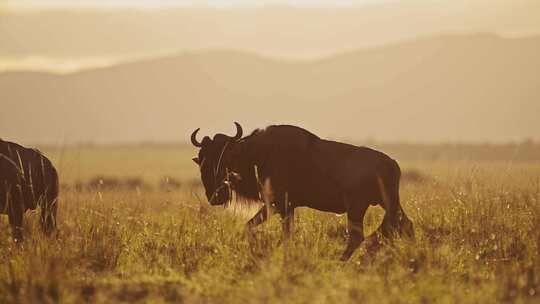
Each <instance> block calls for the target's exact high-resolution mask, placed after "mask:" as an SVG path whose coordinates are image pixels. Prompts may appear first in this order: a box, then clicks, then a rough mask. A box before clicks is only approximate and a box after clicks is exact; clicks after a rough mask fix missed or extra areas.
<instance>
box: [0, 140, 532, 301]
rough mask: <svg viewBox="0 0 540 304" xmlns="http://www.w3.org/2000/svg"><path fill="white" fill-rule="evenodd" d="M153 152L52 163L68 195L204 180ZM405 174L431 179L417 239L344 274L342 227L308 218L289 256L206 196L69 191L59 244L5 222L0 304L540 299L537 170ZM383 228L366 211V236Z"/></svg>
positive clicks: (421, 167)
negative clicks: (112, 182)
mask: <svg viewBox="0 0 540 304" xmlns="http://www.w3.org/2000/svg"><path fill="white" fill-rule="evenodd" d="M119 149H120V148H119ZM144 149H150V148H144ZM144 149H142V150H137V149H124V150H122V149H120V150H118V151H119V152H118V151H117V152H115V153H117V154H114V153H111V152H110V151H109V152H107V151H103V150H100V149H95V151H94V152H91V151H90V152H89V150H86V151H83V152H82V154H81V157H80V158H79V159H78V160H75V159H76V157H74V155H77V154H76V151H75V150H73V149H68V150H66V151H65V153H64V155H63V156H62V157H60V154H55V152H50V151H49V154H52V157H53V159H54V161H55V162H56V164H57V165H58V166H59V167H60V168H61V172H62V178H63V182H64V183H65V184H71V183H74V182H75V181H76V180H82V181H87V180H89V178H90V177H92V176H94V175H99V174H102V175H114V176H118V177H121V176H123V175H125V176H141V177H142V178H144V180H145V181H148V183H150V184H155V183H156V181H157V180H159V177H160V176H162V175H173V176H174V177H176V178H178V179H179V180H190V179H193V178H196V171H195V169H194V168H192V167H190V165H189V162H190V157H189V156H191V153H192V151H191V150H190V149H187V148H186V149H184V150H181V151H175V150H174V149H173V150H171V151H169V150H167V149H165V150H163V149H161V150H160V149H155V150H154V151H152V149H150V150H144ZM141 155H142V156H141ZM144 155H146V156H147V157H143V156H144ZM152 155H153V158H152V157H151V156H152ZM111 159H112V160H111ZM77 162H79V164H78V165H77ZM138 164H141V165H140V166H139V165H138ZM77 166H78V167H79V173H78V175H77V174H75V173H73V172H76V170H77V169H76V168H77ZM402 166H403V167H404V168H406V169H408V170H411V169H412V168H414V169H416V170H417V172H418V173H420V174H422V176H425V177H426V178H424V179H421V180H418V181H417V180H414V181H410V182H405V183H404V184H403V185H402V189H401V197H402V202H403V206H404V208H405V210H406V212H407V213H408V214H409V215H410V217H411V219H412V220H413V221H414V223H415V230H416V240H415V241H414V242H412V241H411V242H408V241H407V242H406V241H401V240H397V241H396V242H394V243H393V244H391V245H387V246H385V247H384V248H383V249H382V250H381V251H379V252H378V253H377V254H376V255H375V256H372V257H368V256H366V255H364V254H363V251H362V250H359V251H358V252H357V253H356V254H355V255H354V256H353V258H352V259H351V260H350V261H349V262H346V263H342V262H339V260H338V258H339V256H340V253H341V250H343V248H344V247H345V240H346V239H345V237H346V231H345V226H346V225H345V221H346V217H345V216H342V217H338V216H335V215H333V214H327V213H321V212H316V211H313V210H308V209H300V212H299V213H298V214H297V216H296V232H295V233H294V236H293V237H292V239H291V241H290V244H289V246H287V248H285V246H283V244H282V239H281V225H280V224H279V217H274V218H272V219H271V220H270V221H269V222H268V223H266V224H264V225H262V226H261V227H260V228H257V229H256V230H255V233H254V234H253V235H252V236H248V235H247V234H246V233H245V231H244V222H245V220H246V218H247V217H248V216H249V213H250V212H252V210H250V209H249V208H248V209H247V210H245V209H244V208H243V207H241V206H240V207H238V206H237V207H236V208H229V209H224V208H220V207H210V206H208V205H207V203H206V202H205V201H204V202H200V201H199V200H198V198H197V196H196V195H194V193H198V195H199V196H200V197H203V196H202V192H201V189H197V188H195V189H192V188H191V187H183V188H180V189H179V190H175V191H171V192H167V191H162V190H160V189H159V188H156V187H154V188H152V189H142V190H141V189H126V188H123V189H119V190H114V189H113V190H107V191H100V190H99V189H94V190H87V191H86V190H85V191H76V190H69V189H67V188H64V189H63V192H62V193H61V206H60V211H59V231H58V233H57V235H55V236H54V237H52V238H47V237H45V236H44V235H43V234H42V233H41V232H40V231H39V225H37V214H35V213H28V214H27V216H26V230H27V233H26V236H27V238H26V240H25V242H24V243H22V244H14V243H13V242H12V240H11V238H10V233H9V226H8V223H7V218H4V217H3V218H2V221H1V222H0V260H1V261H2V262H1V263H0V264H1V265H2V266H1V267H0V303H16V302H19V303H55V302H62V303H81V302H84V301H87V302H97V303H110V302H157V303H161V302H181V301H184V302H188V303H199V302H204V303H208V302H210V303H227V302H233V303H235V302H239V303H244V302H249V303H259V302H262V303H266V302H287V303H334V302H335V303H338V302H339V303H347V302H351V303H358V302H361V303H371V302H373V303H404V302H405V303H417V302H427V303H429V302H438V303H493V302H508V303H510V302H522V303H525V302H530V303H534V302H538V301H539V300H540V296H539V294H540V277H539V274H540V261H539V257H540V165H539V164H538V163H535V162H526V163H525V162H517V163H516V162H514V163H509V162H472V161H469V162H458V161H449V162H439V163H434V162H421V161H417V162H410V163H407V162H405V161H404V162H402ZM182 168H186V171H185V172H182ZM187 168H189V169H187ZM138 170H142V171H138ZM70 172H71V173H70ZM381 218H382V211H381V210H380V209H379V208H376V207H373V208H370V210H369V211H368V214H367V218H366V226H367V227H366V230H367V231H368V232H370V231H372V230H373V229H375V228H376V227H377V225H378V224H379V222H380V220H381Z"/></svg>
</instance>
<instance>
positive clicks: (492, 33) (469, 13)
mask: <svg viewBox="0 0 540 304" xmlns="http://www.w3.org/2000/svg"><path fill="white" fill-rule="evenodd" d="M253 3H254V2H253V1H242V0H235V1H149V0H146V1H99V0H85V1H66V0H63V1H59V0H13V1H9V0H8V1H6V0H0V137H2V138H4V139H9V140H15V141H19V142H23V143H50V144H65V143H75V142H140V141H186V140H187V137H188V136H189V134H190V132H191V130H192V129H194V128H195V127H199V126H200V127H202V128H203V133H214V132H216V131H222V132H233V131H234V130H233V125H232V121H234V120H237V121H239V122H241V123H242V124H243V125H244V126H245V127H246V129H248V130H250V129H252V128H255V127H262V126H265V125H267V124H269V123H293V124H299V125H302V126H305V127H307V128H309V129H311V130H313V131H315V132H317V133H318V134H320V135H322V136H325V137H334V138H342V139H349V140H365V139H367V138H373V139H377V140H382V141H413V142H418V141H419V142H434V141H435V142H441V141H453V142H455V141H472V142H485V141H490V142H507V141H521V140H523V139H526V138H533V139H539V138H540V119H539V118H538V117H539V114H540V1H537V0H507V1H502V0H467V1H461V0H458V1H437V0H433V1H427V0H426V1H377V0H364V1H361V0H358V1H329V0H328V1H325V0H319V1H307V0H305V1H259V2H257V4H256V5H254V4H253ZM336 3H337V4H336Z"/></svg>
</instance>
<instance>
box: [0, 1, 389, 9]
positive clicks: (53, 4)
mask: <svg viewBox="0 0 540 304" xmlns="http://www.w3.org/2000/svg"><path fill="white" fill-rule="evenodd" d="M393 1H395V0H258V1H254V0H78V1H77V0H7V1H5V0H4V2H6V3H7V4H8V5H9V7H10V8H15V9H42V8H58V7H91V8H115V7H134V8H163V7H174V6H214V7H231V6H261V5H263V6H264V5H291V6H349V5H362V4H370V3H383V2H393ZM0 3H2V0H0Z"/></svg>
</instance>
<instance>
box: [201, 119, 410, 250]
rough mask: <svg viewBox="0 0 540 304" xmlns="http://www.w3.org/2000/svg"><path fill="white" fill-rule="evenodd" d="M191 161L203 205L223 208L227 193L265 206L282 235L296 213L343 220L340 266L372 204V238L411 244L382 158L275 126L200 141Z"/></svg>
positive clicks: (391, 171) (394, 170) (263, 214)
mask: <svg viewBox="0 0 540 304" xmlns="http://www.w3.org/2000/svg"><path fill="white" fill-rule="evenodd" d="M240 130H241V129H240ZM194 160H195V161H196V162H197V163H199V164H200V165H201V177H202V181H203V184H204V186H205V189H206V194H207V197H208V199H209V201H210V203H211V204H215V205H217V204H223V203H225V202H226V201H228V200H229V199H230V197H231V195H230V191H229V190H228V189H229V187H230V188H232V189H233V190H234V191H235V192H236V193H237V194H238V195H240V196H243V197H246V198H249V199H255V200H259V199H261V200H263V201H265V203H267V205H269V206H272V209H273V210H274V211H276V212H277V213H279V214H280V215H281V216H282V217H283V218H284V219H285V223H284V228H285V230H286V231H287V230H289V228H288V227H291V226H292V224H291V223H290V221H292V218H293V215H294V209H295V208H296V207H310V208H314V209H317V210H321V211H326V212H334V213H347V218H348V221H349V233H350V238H349V244H348V246H347V249H346V250H345V252H344V253H343V256H342V259H343V260H347V259H348V258H349V257H350V256H351V255H352V253H353V252H354V251H355V250H356V248H357V247H358V246H359V245H360V243H362V241H363V240H364V235H363V219H364V215H365V212H366V210H367V208H368V207H369V206H370V205H377V204H379V205H381V206H382V207H383V208H384V209H385V211H386V214H385V217H384V220H383V223H382V224H381V226H380V227H379V229H378V230H377V232H376V233H375V234H374V235H373V238H376V237H378V236H385V237H389V236H391V235H393V234H398V235H407V236H411V237H412V236H413V229H412V222H411V221H410V220H409V219H408V218H407V216H406V215H405V212H404V211H403V209H402V208H401V205H400V201H399V180H400V176H401V171H400V168H399V165H398V164H397V162H396V161H395V160H393V159H392V158H390V157H388V156H387V155H386V154H384V153H382V152H379V151H376V150H373V149H369V148H366V147H357V146H353V145H349V144H345V143H340V142H335V141H329V140H324V139H321V138H319V137H318V136H316V135H314V134H312V133H310V132H308V131H306V130H304V129H302V128H299V127H295V126H289V125H278V126H270V127H268V128H266V129H264V130H256V131H255V132H253V133H252V134H251V135H249V136H246V137H244V138H242V139H239V140H234V139H232V138H231V137H228V136H226V135H223V134H217V135H216V136H214V138H213V139H210V138H209V137H205V138H204V139H203V141H202V143H201V149H200V151H199V155H198V157H197V158H196V159H194ZM218 163H219V164H218ZM226 186H229V187H226ZM268 209H269V208H266V207H263V208H261V210H260V211H259V212H258V213H257V214H256V215H255V217H254V218H253V219H251V220H250V221H249V223H248V224H249V225H250V226H256V225H258V224H260V223H262V222H264V221H265V220H266V218H267V216H268V214H267V212H268Z"/></svg>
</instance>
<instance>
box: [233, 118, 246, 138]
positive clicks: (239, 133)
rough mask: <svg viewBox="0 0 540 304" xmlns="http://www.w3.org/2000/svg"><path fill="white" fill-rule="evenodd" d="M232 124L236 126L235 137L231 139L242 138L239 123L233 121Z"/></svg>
mask: <svg viewBox="0 0 540 304" xmlns="http://www.w3.org/2000/svg"><path fill="white" fill-rule="evenodd" d="M234 124H235V125H236V135H235V136H234V137H233V139H234V140H239V139H240V138H242V134H243V133H244V131H242V126H241V125H240V124H239V123H237V122H236V121H235V122H234Z"/></svg>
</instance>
